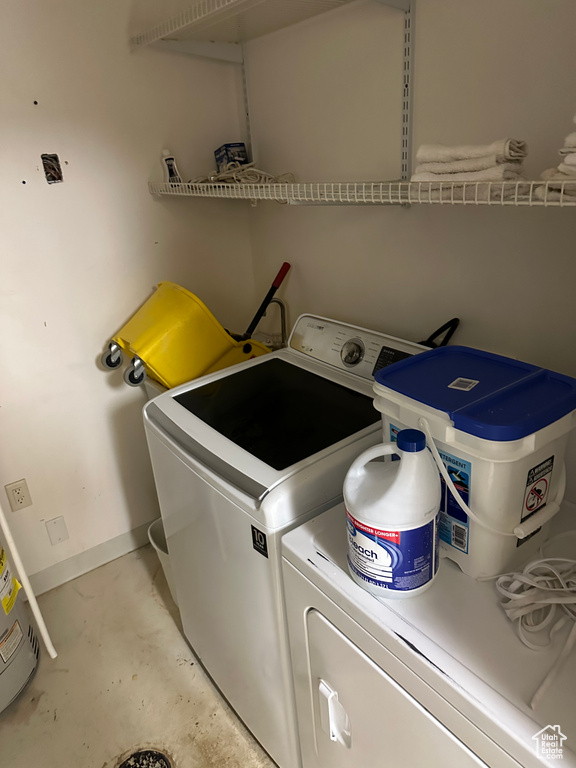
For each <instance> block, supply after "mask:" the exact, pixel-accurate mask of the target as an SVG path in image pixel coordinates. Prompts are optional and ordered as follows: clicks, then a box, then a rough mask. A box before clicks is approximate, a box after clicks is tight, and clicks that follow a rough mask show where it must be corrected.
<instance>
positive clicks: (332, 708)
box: [302, 610, 487, 768]
mask: <svg viewBox="0 0 576 768" xmlns="http://www.w3.org/2000/svg"><path fill="white" fill-rule="evenodd" d="M307 629H308V641H309V652H310V659H309V661H310V667H309V668H310V684H311V687H312V691H311V694H312V700H313V718H314V733H315V740H316V750H315V752H316V754H313V753H312V751H311V750H306V749H303V755H302V757H303V766H304V768H358V767H359V766H372V767H373V768H376V767H378V768H398V766H410V768H481V767H482V768H487V766H486V763H484V762H483V761H482V760H480V759H479V758H478V757H477V756H476V755H475V754H474V753H473V752H471V751H470V750H469V749H468V748H467V747H466V746H465V745H464V744H463V743H462V742H461V741H459V740H458V739H457V738H456V737H455V736H454V735H453V734H452V733H450V731H449V730H448V729H447V728H445V727H444V726H443V725H442V723H440V722H439V721H438V720H436V719H435V718H434V717H433V716H432V715H431V714H430V713H429V712H428V711H427V710H426V709H424V707H422V706H421V705H420V704H419V703H418V702H417V701H416V699H414V698H413V697H412V696H410V695H409V694H408V693H407V692H406V691H405V690H404V689H403V688H401V687H400V686H399V685H398V684H397V683H396V682H395V681H394V680H393V679H392V678H391V677H390V676H389V675H387V674H386V672H384V671H383V670H382V669H381V668H380V667H379V666H377V665H376V664H375V663H374V662H373V661H372V660H371V659H370V658H369V657H368V656H366V654H365V653H363V652H362V651H361V650H360V649H359V648H358V647H357V646H356V645H354V643H352V642H351V641H350V640H349V639H348V638H347V637H345V635H343V634H342V633H341V632H340V631H339V630H338V629H337V628H336V627H335V626H334V625H333V624H331V623H330V622H329V621H328V620H327V619H326V618H325V617H324V616H323V615H322V614H321V613H319V612H318V611H316V610H311V611H310V612H309V613H308V616H307Z"/></svg>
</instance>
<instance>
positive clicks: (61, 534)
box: [46, 517, 70, 547]
mask: <svg viewBox="0 0 576 768" xmlns="http://www.w3.org/2000/svg"><path fill="white" fill-rule="evenodd" d="M46 530H47V531H48V536H49V538H50V543H51V544H52V546H53V547H54V546H56V544H61V543H62V542H63V541H66V539H69V538H70V536H69V535H68V529H67V528H66V522H65V520H64V518H63V517H55V518H53V519H52V520H48V521H47V522H46Z"/></svg>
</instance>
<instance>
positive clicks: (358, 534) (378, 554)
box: [344, 429, 441, 598]
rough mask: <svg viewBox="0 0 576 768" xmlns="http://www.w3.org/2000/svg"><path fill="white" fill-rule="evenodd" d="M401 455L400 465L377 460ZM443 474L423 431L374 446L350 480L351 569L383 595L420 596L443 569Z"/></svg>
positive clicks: (360, 580)
mask: <svg viewBox="0 0 576 768" xmlns="http://www.w3.org/2000/svg"><path fill="white" fill-rule="evenodd" d="M391 454H396V455H397V456H398V457H399V461H389V462H386V463H385V462H373V461H372V459H375V458H378V457H380V456H388V455H391ZM440 493H441V485H440V475H439V474H438V468H437V467H436V464H435V463H434V458H433V457H432V454H431V453H430V451H429V450H428V449H427V448H426V436H425V435H424V433H423V432H421V431H420V430H418V429H403V430H401V431H400V432H398V436H397V438H396V442H395V443H384V444H380V445H375V446H372V447H371V448H368V450H367V451H364V453H362V454H361V455H360V456H359V457H358V458H357V459H356V460H355V461H354V462H353V464H352V465H351V467H350V469H349V470H348V473H347V475H346V478H345V480H344V504H345V507H346V518H347V527H348V568H349V570H350V574H351V576H352V578H353V579H354V581H356V583H358V584H359V585H360V586H361V587H364V589H366V590H367V591H368V592H371V593H372V594H373V595H376V596H377V597H385V598H399V597H408V596H412V595H416V594H419V593H420V592H423V591H424V590H425V589H428V587H429V586H430V585H431V584H432V581H433V579H434V577H435V576H436V573H437V570H438V517H439V509H440Z"/></svg>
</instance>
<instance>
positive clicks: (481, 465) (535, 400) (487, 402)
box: [374, 346, 576, 578]
mask: <svg viewBox="0 0 576 768" xmlns="http://www.w3.org/2000/svg"><path fill="white" fill-rule="evenodd" d="M374 392H375V400H374V404H375V407H376V408H377V409H378V410H379V411H380V412H381V413H382V423H383V433H384V441H386V442H388V441H390V440H394V439H395V437H396V435H397V433H398V431H400V430H402V429H405V428H407V427H411V428H415V429H423V431H425V432H426V433H427V434H428V435H429V436H430V437H431V438H433V441H434V445H435V446H436V448H437V451H438V453H439V457H440V458H441V460H442V463H443V464H444V467H445V469H446V471H447V474H448V476H449V479H450V480H451V481H452V483H453V485H454V486H455V487H456V490H457V492H458V493H459V494H460V496H461V498H462V500H463V501H464V502H465V504H466V505H467V506H468V508H469V509H470V510H471V512H472V513H473V515H474V517H471V516H470V515H468V514H466V513H465V512H464V511H463V509H462V508H461V506H460V505H459V504H458V503H457V502H456V500H455V497H454V495H453V493H452V491H451V490H450V488H449V487H448V486H447V484H446V482H445V481H444V479H443V481H442V499H441V505H440V523H439V534H440V552H441V555H443V556H445V557H448V558H450V559H451V560H453V561H454V562H455V563H457V564H458V565H459V566H460V568H461V569H462V571H464V573H467V574H468V575H470V576H472V577H474V578H482V577H485V576H495V575H497V574H499V573H504V572H506V571H510V570H512V569H515V568H516V567H517V566H518V565H520V564H521V563H523V562H526V561H527V560H528V559H529V558H530V557H531V556H532V555H534V553H536V552H537V551H538V549H539V547H540V546H541V545H542V544H543V543H544V542H545V541H546V539H547V538H548V537H549V533H550V522H551V520H552V518H553V517H554V515H555V514H556V513H557V512H558V510H559V508H560V504H561V503H562V500H563V498H564V492H565V488H566V466H565V454H566V445H567V442H568V436H569V434H570V432H571V431H572V430H573V429H574V428H575V427H576V379H573V378H571V377H569V376H565V375H563V374H560V373H555V372H553V371H549V370H546V369H544V368H539V367H537V366H534V365H530V364H528V363H523V362H520V361H518V360H513V359H510V358H507V357H503V356H501V355H495V354H491V353H488V352H483V351H480V350H477V349H472V348H469V347H457V346H454V347H439V348H438V349H434V350H430V351H429V352H424V353H422V354H420V355H416V356H414V357H411V358H407V359H406V360H402V361H400V362H398V363H396V364H395V365H393V366H389V367H387V368H383V369H381V370H380V371H378V372H377V373H376V374H375V383H374Z"/></svg>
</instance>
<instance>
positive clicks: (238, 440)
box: [174, 358, 381, 471]
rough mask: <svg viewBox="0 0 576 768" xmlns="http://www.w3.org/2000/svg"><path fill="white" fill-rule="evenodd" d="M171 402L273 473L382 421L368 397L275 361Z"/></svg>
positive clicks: (269, 360) (242, 371)
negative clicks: (178, 405) (272, 470)
mask: <svg viewBox="0 0 576 768" xmlns="http://www.w3.org/2000/svg"><path fill="white" fill-rule="evenodd" d="M174 400H175V401H176V402H177V403H179V404H180V405H181V406H182V407H183V408H185V409H186V410H187V411H189V412H190V413H192V414H194V416H197V417H198V418H199V419H201V420H202V421H203V422H204V423H205V424H207V425H208V426H210V427H212V429H214V430H216V431H217V432H219V433H220V434H221V435H223V436H224V437H225V438H227V439H228V440H230V441H232V442H233V443H234V444H235V445H237V446H239V447H240V448H242V449H243V450H245V451H247V452H248V453H249V454H251V455H252V456H254V457H255V458H257V459H259V460H260V461H262V462H264V463H265V464H267V465H268V466H270V467H272V468H273V469H275V470H278V471H283V470H286V469H287V468H288V467H291V466H293V465H294V464H298V463H299V462H301V461H303V460H304V459H307V458H309V457H310V456H313V455H314V454H316V453H319V452H320V451H323V450H325V449H326V448H329V447H330V446H332V445H334V444H335V443H338V442H340V441H341V440H344V439H345V438H348V437H350V436H351V435H353V434H355V433H356V432H359V431H360V430H362V429H364V428H365V427H368V426H371V425H372V424H375V423H376V422H378V421H379V420H380V418H381V417H380V414H379V413H378V412H377V411H376V410H375V408H374V406H373V401H372V398H371V397H369V396H367V395H365V394H362V393H361V392H357V391H355V390H353V389H349V388H348V387H345V386H343V385H342V384H338V383H336V382H334V381H331V380H330V379H327V378H324V377H322V376H319V375H317V374H316V373H313V372H311V371H309V370H306V369H304V368H300V367H298V366H295V365H291V364H290V363H288V362H286V361H285V360H279V359H277V358H275V359H270V358H269V359H267V360H265V361H263V362H262V363H261V364H260V365H252V366H250V367H246V368H243V369H242V370H237V371H235V372H233V373H231V374H230V375H228V376H224V377H222V378H220V379H218V380H216V381H210V382H208V383H206V384H202V385H201V386H198V387H195V388H193V389H189V390H187V391H185V392H181V393H180V394H177V395H174Z"/></svg>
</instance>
